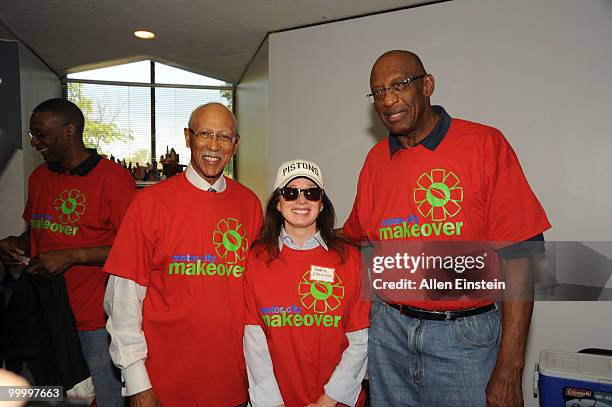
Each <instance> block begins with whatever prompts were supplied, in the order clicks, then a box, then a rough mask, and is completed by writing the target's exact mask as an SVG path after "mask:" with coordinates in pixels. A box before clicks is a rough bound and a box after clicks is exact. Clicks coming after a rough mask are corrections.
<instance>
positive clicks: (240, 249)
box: [213, 218, 249, 264]
mask: <svg viewBox="0 0 612 407" xmlns="http://www.w3.org/2000/svg"><path fill="white" fill-rule="evenodd" d="M213 244H214V245H215V252H217V255H218V256H219V257H221V258H222V259H224V260H225V262H226V263H227V264H236V263H238V262H239V261H240V260H244V258H245V257H246V254H247V250H248V249H249V242H248V240H247V234H246V229H245V228H244V226H242V224H241V223H240V222H238V220H237V219H234V218H227V219H221V220H220V221H219V223H217V230H215V231H214V233H213Z"/></svg>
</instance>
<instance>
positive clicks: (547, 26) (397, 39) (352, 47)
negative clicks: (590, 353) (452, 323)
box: [268, 0, 612, 406]
mask: <svg viewBox="0 0 612 407" xmlns="http://www.w3.org/2000/svg"><path fill="white" fill-rule="evenodd" d="M611 21H612V2H611V1H608V0H589V1H575V0H487V1H484V0H455V1H452V2H445V3H440V4H433V5H428V6H423V7H418V8H413V9H407V10H403V11H397V12H393V13H388V14H381V15H375V16H369V17H365V18H360V19H354V20H348V21H343V22H338V23H333V24H327V25H322V26H315V27H310V28H305V29H301V30H294V31H288V32H282V33H278V34H272V35H271V36H270V65H269V75H270V88H269V102H270V110H269V128H270V134H269V145H270V149H269V151H270V156H269V169H268V175H269V183H272V179H273V175H274V171H275V170H276V168H277V166H278V165H279V164H280V163H281V162H282V161H284V160H286V159H289V158H294V157H296V156H299V157H303V158H305V159H311V160H314V161H317V162H319V164H321V166H322V169H323V172H324V174H325V177H326V183H327V189H328V190H329V191H330V195H331V197H332V200H333V202H334V205H335V207H336V209H337V212H338V215H339V221H340V224H341V223H342V222H344V220H345V219H346V217H347V215H348V213H349V211H350V208H351V205H352V202H353V199H354V196H355V188H356V184H357V176H358V173H359V170H360V168H361V165H362V163H363V159H364V158H365V155H366V152H367V151H368V150H369V148H370V147H371V146H372V145H373V144H374V142H375V141H376V140H378V139H380V137H384V135H385V131H384V129H383V128H382V127H381V125H380V124H379V123H378V121H377V119H376V117H375V115H374V112H373V109H372V106H371V104H370V103H369V102H368V101H367V99H366V98H365V96H364V95H365V94H366V93H367V91H368V89H369V84H368V79H369V72H370V68H371V66H372V64H373V62H374V60H375V59H376V58H377V56H379V55H380V54H381V53H383V52H384V51H387V50H390V49H409V50H412V51H415V52H416V53H417V54H419V55H420V56H421V57H422V59H423V62H424V63H425V66H426V69H427V70H428V72H430V73H432V74H433V75H434V76H435V78H436V91H435V94H434V95H433V97H432V102H433V103H435V104H442V105H443V106H445V108H446V109H447V111H448V112H449V113H450V114H451V116H455V117H462V118H466V119H469V120H474V121H478V122H483V123H487V124H490V125H493V126H496V127H498V128H499V129H501V130H502V131H503V132H504V134H505V135H506V137H507V138H508V139H509V141H510V143H511V144H512V145H513V147H514V148H515V150H516V152H517V154H518V156H519V158H520V159H521V162H522V165H523V168H524V170H525V173H526V174H527V177H528V179H529V181H530V183H531V186H532V188H533V190H534V191H535V193H536V195H537V196H538V198H539V199H540V201H541V202H542V204H543V206H544V208H545V209H546V211H547V214H548V216H549V218H550V220H551V223H552V224H553V229H552V230H551V231H550V232H548V233H547V234H546V238H547V239H548V240H608V241H609V240H610V239H609V233H610V232H609V231H610V230H612V216H611V209H610V208H612V182H611V181H610V176H609V172H610V165H609V160H610V157H612V137H611V129H612V114H611V112H612V98H611V97H610V95H612V76H611V75H610V66H612V51H611V49H612V48H610V39H612V24H611ZM605 246H606V247H609V246H610V244H609V243H607V244H606V245H605ZM609 310H610V304H609V303H605V302H599V303H578V302H573V303H571V302H565V303H557V302H555V303H551V302H549V303H542V302H541V303H538V304H537V305H536V311H535V315H534V318H533V323H532V331H531V337H530V344H529V349H528V357H527V365H526V376H525V377H526V380H525V395H526V403H527V404H526V405H532V406H535V405H536V401H534V400H533V399H532V398H531V397H530V392H531V380H530V379H531V375H530V370H531V369H532V367H533V365H534V363H535V361H536V359H537V356H538V354H539V351H540V350H541V349H545V348H556V349H560V350H568V351H574V350H578V349H580V348H583V347H608V348H609V347H610V346H611V344H612V323H611V318H610V311H609Z"/></svg>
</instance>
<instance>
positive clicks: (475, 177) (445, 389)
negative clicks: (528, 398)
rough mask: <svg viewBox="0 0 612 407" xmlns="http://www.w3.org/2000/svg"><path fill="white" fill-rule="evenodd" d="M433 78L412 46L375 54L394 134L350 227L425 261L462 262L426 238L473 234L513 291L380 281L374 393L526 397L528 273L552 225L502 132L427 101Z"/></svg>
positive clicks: (388, 399)
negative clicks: (404, 285)
mask: <svg viewBox="0 0 612 407" xmlns="http://www.w3.org/2000/svg"><path fill="white" fill-rule="evenodd" d="M434 84H435V82H434V78H433V76H432V75H431V74H429V73H427V72H426V71H425V68H424V66H423V63H422V62H421V60H420V58H419V57H418V56H417V55H415V54H414V53H411V52H408V51H389V52H386V53H384V54H383V55H381V56H380V57H379V58H378V59H377V60H376V62H375V64H374V66H373V68H372V71H371V75H370V87H371V93H370V94H369V95H368V96H369V97H370V98H371V99H372V100H373V103H374V109H375V110H376V113H377V114H378V116H379V118H380V120H381V121H382V123H383V124H384V125H385V127H386V128H387V129H388V130H389V137H387V138H386V139H384V140H382V141H380V142H379V143H378V144H376V145H375V146H374V147H373V148H372V149H371V150H370V152H369V154H368V156H367V158H366V161H365V163H364V166H363V169H362V170H361V173H360V176H359V183H358V188H357V197H356V199H355V202H354V206H353V210H352V212H351V214H350V216H349V218H348V220H347V221H346V223H345V224H344V227H343V232H344V235H345V236H346V237H347V238H349V239H350V240H352V241H354V242H358V243H361V242H376V243H377V244H376V245H375V246H376V249H377V250H382V251H384V250H390V249H389V248H390V246H389V245H390V244H392V243H397V242H402V244H403V245H404V246H399V247H404V248H408V247H411V248H414V247H416V246H418V247H419V250H418V252H411V253H408V254H410V255H414V256H419V255H423V258H425V257H424V256H425V255H428V254H429V253H425V252H426V251H427V250H426V249H427V248H431V247H436V249H435V254H436V255H440V254H442V256H444V250H447V249H448V250H449V252H448V253H447V254H448V255H449V257H450V258H451V259H453V260H462V261H463V260H464V259H465V257H466V256H457V254H462V253H459V252H458V250H456V249H450V248H449V247H448V246H444V247H442V248H441V247H440V243H431V242H444V243H448V242H457V241H464V242H465V241H473V242H478V243H476V245H477V246H480V247H482V246H486V247H487V248H488V249H490V252H489V253H490V255H489V256H488V264H489V265H491V268H492V269H495V267H497V270H499V268H500V267H501V271H502V273H503V277H504V279H505V280H504V283H505V285H506V290H504V291H502V292H497V294H498V295H499V297H497V298H495V295H490V294H492V293H481V295H472V294H474V292H472V293H470V292H466V291H460V292H456V291H454V292H453V296H446V295H447V294H448V293H446V292H439V290H436V289H431V287H429V289H428V287H425V288H423V286H420V287H421V288H423V290H422V291H427V292H426V293H425V295H424V296H423V292H420V296H419V295H417V294H416V292H417V291H418V288H419V285H418V284H417V287H416V288H417V290H411V289H405V290H403V291H402V290H395V289H387V290H377V294H378V295H379V297H381V299H382V300H381V301H379V302H374V303H373V304H372V314H371V326H370V338H369V350H368V354H369V377H370V388H371V402H372V405H373V406H374V407H379V406H394V407H401V406H437V407H441V406H468V405H469V406H485V405H487V406H522V405H523V399H522V390H521V383H522V374H523V367H524V356H525V346H526V342H527V335H528V331H529V325H530V321H531V313H532V309H533V300H532V296H531V295H530V294H531V292H532V289H533V288H532V280H531V278H532V274H531V273H530V271H531V268H532V264H533V255H534V254H535V253H537V252H540V251H543V250H544V243H543V235H542V233H543V232H544V231H545V230H547V229H549V228H550V224H549V222H548V220H547V218H546V215H545V213H544V210H543V209H542V207H541V205H540V203H539V202H538V200H537V199H536V197H535V195H534V194H533V192H532V191H531V188H530V187H529V184H528V183H527V180H526V179H525V176H524V174H523V172H522V170H521V166H520V164H519V161H518V159H517V157H516V155H515V153H514V151H513V150H512V148H511V147H510V145H509V144H508V142H507V140H506V139H505V138H504V136H503V135H502V133H501V132H500V131H499V130H497V129H494V128H492V127H488V126H484V125H481V124H477V123H473V122H469V121H466V120H461V119H456V118H451V117H450V116H449V114H448V113H447V112H446V111H445V109H444V108H442V107H441V106H431V104H430V97H431V95H432V94H433V92H434ZM383 242H384V243H383ZM410 244H411V246H408V245H410ZM434 244H436V245H437V246H433V245H434ZM455 247H456V246H455ZM488 249H487V250H488ZM421 250H423V252H422V251H421ZM453 252H454V254H453ZM453 255H454V256H455V257H453ZM484 256H487V255H486V254H485V255H484ZM435 258H436V257H435V256H434V259H435ZM445 258H446V257H445ZM417 271H418V273H417V274H415V283H418V282H419V280H418V279H417V278H416V277H417V276H419V277H421V278H422V279H421V282H422V281H424V280H425V281H428V280H427V279H426V277H427V274H428V273H430V272H432V271H433V270H432V269H431V268H430V269H425V270H423V268H420V269H419V270H417ZM444 271H445V272H446V274H447V275H451V276H453V275H455V274H456V273H457V270H444ZM395 272H397V269H393V270H391V273H395ZM459 276H460V275H459ZM451 279H452V277H451ZM378 286H380V284H378ZM387 287H393V286H387ZM408 288H410V286H408ZM445 296H446V297H445ZM498 298H501V299H502V301H501V308H502V315H501V316H500V313H499V312H498V309H497V305H496V299H498ZM500 325H501V335H500Z"/></svg>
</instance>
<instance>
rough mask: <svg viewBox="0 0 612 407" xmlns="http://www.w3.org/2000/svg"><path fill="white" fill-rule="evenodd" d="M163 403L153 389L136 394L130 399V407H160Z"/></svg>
mask: <svg viewBox="0 0 612 407" xmlns="http://www.w3.org/2000/svg"><path fill="white" fill-rule="evenodd" d="M160 406H161V403H160V402H159V399H158V398H157V394H155V392H154V391H153V389H148V390H145V391H141V392H140V393H136V394H134V395H133V396H131V397H130V407H160Z"/></svg>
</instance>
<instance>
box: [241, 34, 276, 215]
mask: <svg viewBox="0 0 612 407" xmlns="http://www.w3.org/2000/svg"><path fill="white" fill-rule="evenodd" d="M268 85H269V76H268V40H266V41H265V42H264V43H263V44H262V46H261V48H260V49H259V51H258V53H257V55H256V56H255V58H254V59H253V61H252V62H251V64H250V65H249V69H248V70H247V72H246V73H245V75H244V77H243V78H242V81H241V82H240V84H239V85H238V89H237V95H236V109H237V118H238V128H239V131H240V144H239V146H238V154H237V166H238V180H239V181H240V182H241V183H243V184H245V185H247V186H248V187H249V188H251V189H252V190H253V191H254V192H255V193H256V194H257V196H258V197H259V199H260V200H261V201H262V205H265V202H266V200H267V199H268V195H269V190H268V178H267V176H266V175H267V174H268Z"/></svg>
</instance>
